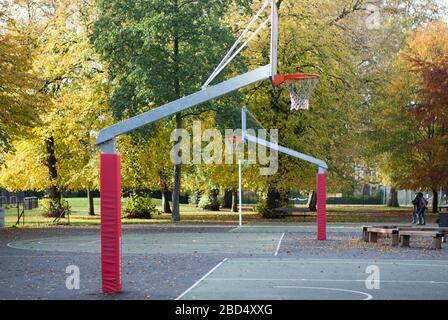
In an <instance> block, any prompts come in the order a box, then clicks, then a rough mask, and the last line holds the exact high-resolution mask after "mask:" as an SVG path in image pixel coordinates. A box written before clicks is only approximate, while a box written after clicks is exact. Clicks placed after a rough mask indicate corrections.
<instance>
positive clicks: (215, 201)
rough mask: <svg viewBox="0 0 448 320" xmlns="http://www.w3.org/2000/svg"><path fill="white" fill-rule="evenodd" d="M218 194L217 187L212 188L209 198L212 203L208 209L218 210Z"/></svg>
mask: <svg viewBox="0 0 448 320" xmlns="http://www.w3.org/2000/svg"><path fill="white" fill-rule="evenodd" d="M218 195H219V189H213V190H212V191H211V192H210V200H211V203H212V205H211V208H210V210H212V211H219V200H218Z"/></svg>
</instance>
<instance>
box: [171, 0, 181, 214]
mask: <svg viewBox="0 0 448 320" xmlns="http://www.w3.org/2000/svg"><path fill="white" fill-rule="evenodd" d="M178 5H179V4H178V1H177V0H175V1H174V10H175V14H177V13H178V10H179V7H178ZM173 51H174V52H173V63H174V77H173V80H174V92H175V94H176V98H177V99H178V98H180V69H179V63H180V61H179V53H180V52H179V35H178V30H177V27H176V26H174V39H173ZM175 117H176V129H182V116H181V114H180V113H177V114H176V116H175ZM180 141H181V137H178V138H177V141H175V142H174V150H179V148H180V145H179V144H180ZM180 179H181V165H180V164H176V165H174V183H173V212H172V216H171V219H172V220H173V221H180V208H179V195H180Z"/></svg>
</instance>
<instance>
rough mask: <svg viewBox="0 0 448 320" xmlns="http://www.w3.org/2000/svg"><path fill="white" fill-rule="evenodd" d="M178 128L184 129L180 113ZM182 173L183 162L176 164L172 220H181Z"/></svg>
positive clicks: (176, 146)
mask: <svg viewBox="0 0 448 320" xmlns="http://www.w3.org/2000/svg"><path fill="white" fill-rule="evenodd" d="M176 129H182V117H181V115H180V113H177V114H176ZM180 141H181V137H179V138H178V139H177V141H175V142H174V150H178V149H179V148H180V145H179V144H180ZM180 175H181V164H176V165H174V183H173V213H172V220H173V221H180V208H179V195H180Z"/></svg>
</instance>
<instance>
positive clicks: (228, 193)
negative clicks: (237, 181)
mask: <svg viewBox="0 0 448 320" xmlns="http://www.w3.org/2000/svg"><path fill="white" fill-rule="evenodd" d="M232 204H233V190H231V189H226V190H225V191H224V198H223V202H222V207H223V208H226V209H231V208H232Z"/></svg>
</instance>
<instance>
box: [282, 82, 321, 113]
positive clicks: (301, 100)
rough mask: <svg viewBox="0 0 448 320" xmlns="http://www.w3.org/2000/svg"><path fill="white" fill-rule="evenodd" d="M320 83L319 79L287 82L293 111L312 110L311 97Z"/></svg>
mask: <svg viewBox="0 0 448 320" xmlns="http://www.w3.org/2000/svg"><path fill="white" fill-rule="evenodd" d="M318 82H319V78H312V79H302V80H299V81H294V82H286V85H287V87H288V90H289V93H290V95H291V110H308V109H309V108H310V95H311V93H312V92H313V90H314V88H315V87H316V85H317V83H318Z"/></svg>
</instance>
